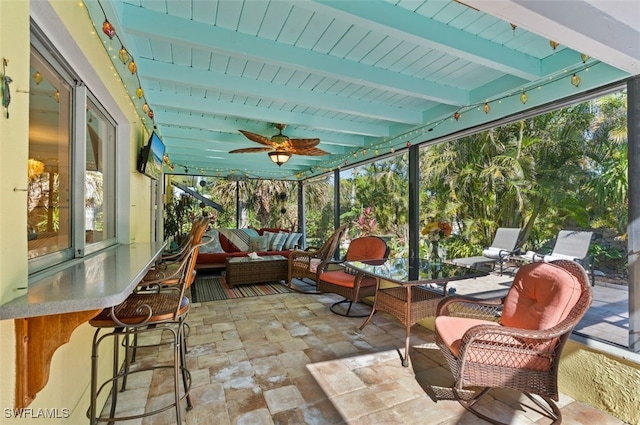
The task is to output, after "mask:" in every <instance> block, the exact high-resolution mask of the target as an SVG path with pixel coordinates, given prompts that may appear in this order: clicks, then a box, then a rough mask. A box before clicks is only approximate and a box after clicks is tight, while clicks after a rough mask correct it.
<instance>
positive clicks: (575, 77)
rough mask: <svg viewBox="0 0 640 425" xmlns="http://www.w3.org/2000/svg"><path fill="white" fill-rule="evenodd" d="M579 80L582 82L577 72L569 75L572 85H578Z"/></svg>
mask: <svg viewBox="0 0 640 425" xmlns="http://www.w3.org/2000/svg"><path fill="white" fill-rule="evenodd" d="M581 82H582V79H581V78H580V77H578V74H573V75H572V76H571V84H573V85H574V86H576V87H578V86H580V83H581Z"/></svg>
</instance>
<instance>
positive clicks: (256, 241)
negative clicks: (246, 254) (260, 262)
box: [249, 236, 269, 252]
mask: <svg viewBox="0 0 640 425" xmlns="http://www.w3.org/2000/svg"><path fill="white" fill-rule="evenodd" d="M268 242H269V240H268V238H267V237H266V236H254V237H250V238H249V251H254V252H257V251H266V250H267V243H268Z"/></svg>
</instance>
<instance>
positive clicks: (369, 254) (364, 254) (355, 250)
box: [345, 236, 388, 261]
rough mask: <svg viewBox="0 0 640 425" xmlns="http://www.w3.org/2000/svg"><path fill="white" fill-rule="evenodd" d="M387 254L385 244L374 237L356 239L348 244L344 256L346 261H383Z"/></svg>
mask: <svg viewBox="0 0 640 425" xmlns="http://www.w3.org/2000/svg"><path fill="white" fill-rule="evenodd" d="M387 254H388V252H387V244H386V243H385V242H384V241H383V240H382V239H380V238H378V237H376V236H363V237H361V238H356V239H354V240H352V241H351V243H350V244H349V249H348V250H347V254H346V256H345V258H346V260H347V261H363V260H377V259H383V258H385V257H386V255H387Z"/></svg>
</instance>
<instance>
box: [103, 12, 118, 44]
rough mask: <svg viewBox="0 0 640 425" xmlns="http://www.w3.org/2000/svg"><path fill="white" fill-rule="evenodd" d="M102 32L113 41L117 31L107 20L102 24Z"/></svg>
mask: <svg viewBox="0 0 640 425" xmlns="http://www.w3.org/2000/svg"><path fill="white" fill-rule="evenodd" d="M100 7H102V6H100ZM102 32H103V33H105V34H106V35H107V37H109V39H113V37H114V36H115V35H116V29H115V28H114V27H113V25H111V22H109V21H108V20H107V19H105V20H104V23H103V24H102Z"/></svg>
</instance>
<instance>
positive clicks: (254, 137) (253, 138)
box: [238, 130, 273, 146]
mask: <svg viewBox="0 0 640 425" xmlns="http://www.w3.org/2000/svg"><path fill="white" fill-rule="evenodd" d="M238 131H239V132H240V133H242V134H244V136H245V137H246V138H247V139H249V140H251V141H252V142H256V143H260V144H261V145H265V146H273V144H272V143H271V140H270V139H269V138H268V137H264V136H262V135H260V134H256V133H252V132H250V131H245V130H238Z"/></svg>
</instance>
